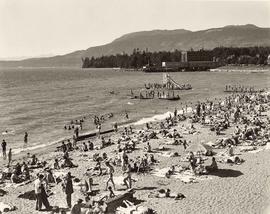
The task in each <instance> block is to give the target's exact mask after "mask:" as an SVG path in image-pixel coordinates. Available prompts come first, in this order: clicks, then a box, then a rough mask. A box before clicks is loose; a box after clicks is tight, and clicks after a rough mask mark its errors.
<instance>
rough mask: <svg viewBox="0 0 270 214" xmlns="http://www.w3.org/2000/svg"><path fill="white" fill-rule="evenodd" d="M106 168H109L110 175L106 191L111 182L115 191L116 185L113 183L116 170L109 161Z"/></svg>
mask: <svg viewBox="0 0 270 214" xmlns="http://www.w3.org/2000/svg"><path fill="white" fill-rule="evenodd" d="M105 164H106V166H107V167H108V169H107V170H108V171H107V172H108V174H109V179H108V180H107V182H106V190H107V189H108V185H109V182H111V183H112V185H113V188H114V190H115V184H114V181H113V173H114V168H113V166H112V165H111V164H110V162H109V161H107V162H106V163H105Z"/></svg>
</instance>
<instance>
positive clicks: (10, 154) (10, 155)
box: [8, 148, 12, 165]
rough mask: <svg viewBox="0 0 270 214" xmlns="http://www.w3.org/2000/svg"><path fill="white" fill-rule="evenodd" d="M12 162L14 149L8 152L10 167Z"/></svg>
mask: <svg viewBox="0 0 270 214" xmlns="http://www.w3.org/2000/svg"><path fill="white" fill-rule="evenodd" d="M11 161H12V149H11V148H10V149H9V152H8V165H10V163H11Z"/></svg>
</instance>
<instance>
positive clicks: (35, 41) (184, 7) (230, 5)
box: [0, 0, 270, 59]
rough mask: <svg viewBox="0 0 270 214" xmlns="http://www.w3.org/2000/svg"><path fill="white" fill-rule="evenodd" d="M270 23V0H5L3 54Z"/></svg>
mask: <svg viewBox="0 0 270 214" xmlns="http://www.w3.org/2000/svg"><path fill="white" fill-rule="evenodd" d="M242 24H255V25H257V26H259V27H270V1H267V0H265V1H244V0H241V1H233V0H231V1H222V0H215V1H205V0H197V1H183V0H0V59H19V58H20V59H21V58H27V57H35V56H51V55H59V54H66V53H69V52H72V51H75V50H82V49H87V48H89V47H92V46H98V45H103V44H106V43H109V42H111V41H113V40H114V39H116V38H118V37H120V36H122V35H123V34H126V33H131V32H136V31H142V30H153V29H169V30H170V29H187V30H192V31H196V30H203V29H208V28H215V27H223V26H226V25H242Z"/></svg>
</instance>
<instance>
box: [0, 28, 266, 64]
mask: <svg viewBox="0 0 270 214" xmlns="http://www.w3.org/2000/svg"><path fill="white" fill-rule="evenodd" d="M219 46H224V47H250V46H270V28H261V27H258V26H256V25H253V24H247V25H228V26H224V27H220V28H210V29H206V30H199V31H190V30H185V29H175V30H158V29H156V30H150V31H138V32H132V33H128V34H124V35H123V36H121V37H119V38H116V39H114V40H113V41H112V42H111V43H108V44H104V45H100V46H95V47H90V48H87V49H85V50H77V51H74V52H71V53H68V54H65V55H57V56H54V57H44V58H30V59H24V60H20V61H0V67H18V66H22V67H73V66H74V67H80V66H81V58H82V57H92V56H93V57H99V56H102V55H114V54H121V53H127V54H130V53H132V51H133V50H134V48H139V49H140V50H146V49H148V51H150V52H154V51H173V50H175V49H178V50H189V49H191V48H192V49H194V50H198V49H201V48H204V49H213V48H215V47H219Z"/></svg>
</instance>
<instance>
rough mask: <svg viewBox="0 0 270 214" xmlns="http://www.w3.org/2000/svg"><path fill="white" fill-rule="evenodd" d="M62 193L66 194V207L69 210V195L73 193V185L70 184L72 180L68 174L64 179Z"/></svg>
mask: <svg viewBox="0 0 270 214" xmlns="http://www.w3.org/2000/svg"><path fill="white" fill-rule="evenodd" d="M63 189H64V191H65V193H66V201H67V205H68V207H69V208H71V195H72V193H73V192H74V191H73V183H72V178H71V173H70V172H68V174H67V176H66V179H65V183H64V188H63Z"/></svg>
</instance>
